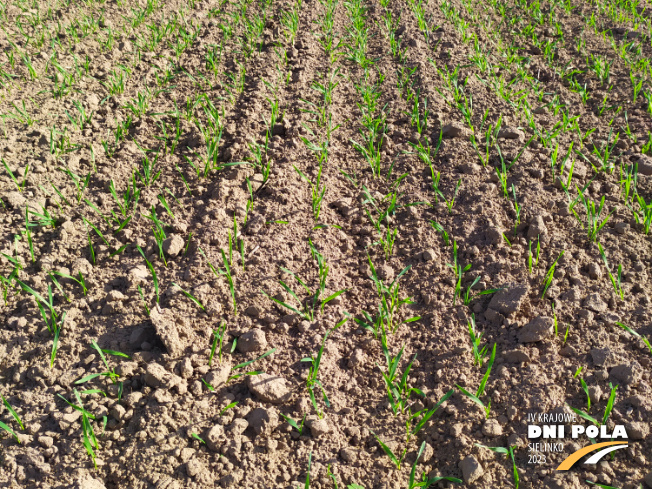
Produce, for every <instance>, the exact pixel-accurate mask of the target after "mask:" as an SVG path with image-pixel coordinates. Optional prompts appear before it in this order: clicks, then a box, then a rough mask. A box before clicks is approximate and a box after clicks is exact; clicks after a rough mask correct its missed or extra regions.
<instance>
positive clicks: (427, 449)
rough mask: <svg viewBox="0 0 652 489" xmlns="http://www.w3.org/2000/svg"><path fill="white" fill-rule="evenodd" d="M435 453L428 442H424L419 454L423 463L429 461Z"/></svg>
mask: <svg viewBox="0 0 652 489" xmlns="http://www.w3.org/2000/svg"><path fill="white" fill-rule="evenodd" d="M434 454H435V449H434V448H432V445H431V444H430V443H426V445H425V446H424V448H423V455H422V456H421V459H420V460H421V461H422V462H423V463H427V462H429V461H430V459H431V458H432V457H433V455H434Z"/></svg>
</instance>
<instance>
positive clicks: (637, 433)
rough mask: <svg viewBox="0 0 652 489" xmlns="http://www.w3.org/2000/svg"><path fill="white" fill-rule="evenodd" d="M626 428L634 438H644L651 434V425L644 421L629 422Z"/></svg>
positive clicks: (628, 433)
mask: <svg viewBox="0 0 652 489" xmlns="http://www.w3.org/2000/svg"><path fill="white" fill-rule="evenodd" d="M625 429H626V430H627V435H628V436H629V437H630V438H631V439H632V440H644V439H645V438H647V436H648V435H649V434H650V425H649V424H648V423H645V422H642V421H633V422H631V423H627V425H626V426H625Z"/></svg>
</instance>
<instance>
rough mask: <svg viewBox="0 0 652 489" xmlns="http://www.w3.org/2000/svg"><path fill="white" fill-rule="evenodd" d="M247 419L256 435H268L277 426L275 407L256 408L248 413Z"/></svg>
mask: <svg viewBox="0 0 652 489" xmlns="http://www.w3.org/2000/svg"><path fill="white" fill-rule="evenodd" d="M247 421H248V422H249V424H250V425H251V427H252V428H253V429H254V431H255V432H256V434H257V435H270V434H271V433H272V431H274V430H275V429H276V427H277V426H278V421H279V420H278V414H276V410H275V409H266V408H256V409H254V410H253V411H251V412H250V413H249V415H248V416H247Z"/></svg>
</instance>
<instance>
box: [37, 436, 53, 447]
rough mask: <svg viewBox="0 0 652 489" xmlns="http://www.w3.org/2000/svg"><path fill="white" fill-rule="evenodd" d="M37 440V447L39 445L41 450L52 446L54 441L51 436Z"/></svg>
mask: <svg viewBox="0 0 652 489" xmlns="http://www.w3.org/2000/svg"><path fill="white" fill-rule="evenodd" d="M37 440H38V442H39V445H41V446H42V447H43V448H50V447H51V446H52V445H54V439H53V438H52V437H51V436H39V437H38V439H37Z"/></svg>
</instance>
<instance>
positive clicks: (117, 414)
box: [109, 404, 127, 422]
mask: <svg viewBox="0 0 652 489" xmlns="http://www.w3.org/2000/svg"><path fill="white" fill-rule="evenodd" d="M109 413H110V414H111V417H113V419H115V420H116V421H118V422H120V421H122V418H124V415H125V414H126V413H127V410H126V409H125V408H124V406H121V405H120V404H116V405H115V406H113V407H112V408H111V411H109Z"/></svg>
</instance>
